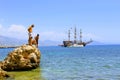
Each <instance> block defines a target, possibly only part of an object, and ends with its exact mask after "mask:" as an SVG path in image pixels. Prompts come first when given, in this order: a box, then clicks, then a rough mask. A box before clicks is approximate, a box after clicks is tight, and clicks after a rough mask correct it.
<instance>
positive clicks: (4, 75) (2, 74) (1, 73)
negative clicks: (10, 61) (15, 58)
mask: <svg viewBox="0 0 120 80" xmlns="http://www.w3.org/2000/svg"><path fill="white" fill-rule="evenodd" d="M8 77H10V75H9V74H8V73H7V72H6V71H3V70H2V69H1V68H0V80H1V79H2V80H3V79H4V78H8Z"/></svg>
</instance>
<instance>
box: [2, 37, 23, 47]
mask: <svg viewBox="0 0 120 80" xmlns="http://www.w3.org/2000/svg"><path fill="white" fill-rule="evenodd" d="M22 44H25V41H24V40H19V39H15V38H10V37H5V36H0V46H19V45H22Z"/></svg>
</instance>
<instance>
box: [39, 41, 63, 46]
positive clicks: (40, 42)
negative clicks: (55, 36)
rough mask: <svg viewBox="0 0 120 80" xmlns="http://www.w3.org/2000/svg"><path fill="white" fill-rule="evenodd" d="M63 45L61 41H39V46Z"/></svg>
mask: <svg viewBox="0 0 120 80" xmlns="http://www.w3.org/2000/svg"><path fill="white" fill-rule="evenodd" d="M60 44H62V43H61V42H60V41H52V40H44V41H39V46H58V45H60Z"/></svg>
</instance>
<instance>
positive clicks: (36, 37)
mask: <svg viewBox="0 0 120 80" xmlns="http://www.w3.org/2000/svg"><path fill="white" fill-rule="evenodd" d="M35 40H36V47H38V40H39V34H37V36H35Z"/></svg>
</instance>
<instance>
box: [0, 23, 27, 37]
mask: <svg viewBox="0 0 120 80" xmlns="http://www.w3.org/2000/svg"><path fill="white" fill-rule="evenodd" d="M0 35H2V36H7V37H12V38H17V39H26V38H27V30H26V28H25V27H24V26H22V25H15V24H13V25H10V27H4V26H2V25H0Z"/></svg>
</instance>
